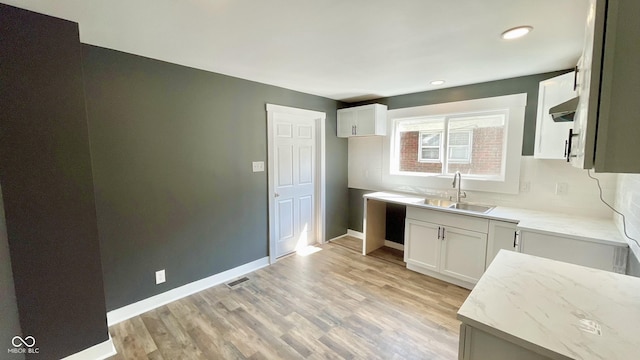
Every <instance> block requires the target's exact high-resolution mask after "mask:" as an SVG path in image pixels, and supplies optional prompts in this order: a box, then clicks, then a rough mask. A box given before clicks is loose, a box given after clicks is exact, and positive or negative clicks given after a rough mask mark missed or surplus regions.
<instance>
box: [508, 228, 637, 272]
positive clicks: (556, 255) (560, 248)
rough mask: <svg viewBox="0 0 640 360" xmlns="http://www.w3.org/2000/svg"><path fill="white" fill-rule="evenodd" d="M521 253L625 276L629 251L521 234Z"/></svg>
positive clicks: (561, 238) (547, 235)
mask: <svg viewBox="0 0 640 360" xmlns="http://www.w3.org/2000/svg"><path fill="white" fill-rule="evenodd" d="M520 241H521V244H520V252H522V253H525V254H529V255H535V256H540V257H544V258H547V259H552V260H558V261H564V262H568V263H571V264H576V265H582V266H587V267H591V268H594V269H600V270H606V271H612V272H616V273H620V274H624V273H625V272H626V269H627V256H628V251H629V249H628V247H627V246H626V244H620V246H615V245H610V244H603V243H598V242H591V241H585V240H578V239H573V238H569V237H563V236H559V235H550V234H546V233H539V232H535V231H530V230H524V229H522V230H520Z"/></svg>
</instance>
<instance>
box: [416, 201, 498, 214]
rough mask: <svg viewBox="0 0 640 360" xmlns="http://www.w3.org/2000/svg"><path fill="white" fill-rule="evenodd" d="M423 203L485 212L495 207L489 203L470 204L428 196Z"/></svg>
mask: <svg viewBox="0 0 640 360" xmlns="http://www.w3.org/2000/svg"><path fill="white" fill-rule="evenodd" d="M424 204H425V205H429V206H437V207H443V208H448V209H456V210H464V211H472V212H477V213H486V212H489V210H491V209H493V208H494V207H495V206H490V205H481V204H470V203H463V202H455V201H451V200H445V199H429V198H427V199H424Z"/></svg>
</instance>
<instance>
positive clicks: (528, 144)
mask: <svg viewBox="0 0 640 360" xmlns="http://www.w3.org/2000/svg"><path fill="white" fill-rule="evenodd" d="M569 71H571V70H561V71H554V72H549V73H544V74H536V75H529V76H522V77H517V78H512V79H505V80H497V81H491V82H486V83H480V84H472V85H465V86H458V87H452V88H447V89H441V90H432V91H424V92H419V93H413V94H406V95H398V96H392V97H388V98H382V99H375V100H368V101H362V102H358V103H354V104H348V105H346V106H345V107H351V106H358V105H366V104H372V103H378V104H384V105H387V106H388V107H389V110H394V109H401V108H407V107H414V106H423V105H433V104H441V103H448V102H454V101H464V100H472V99H481V98H487V97H494V96H504V95H511V94H520V93H527V106H526V109H525V119H524V138H523V142H522V155H533V150H534V143H535V131H536V116H537V108H538V85H539V83H540V81H543V80H546V79H549V78H552V77H554V76H558V75H562V74H565V73H567V72H569ZM368 192H371V191H367V190H362V189H352V188H350V189H349V229H352V230H356V231H362V230H358V229H362V214H363V211H364V209H363V207H364V203H363V202H362V201H359V200H358V197H360V200H361V199H362V195H364V194H366V193H368ZM400 216H402V213H400V212H397V211H391V212H390V211H389V209H388V208H387V240H391V239H392V238H393V239H402V238H404V217H403V218H402V221H401V219H400V218H399V217H400Z"/></svg>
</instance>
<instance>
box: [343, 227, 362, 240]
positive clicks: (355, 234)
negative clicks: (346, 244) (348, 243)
mask: <svg viewBox="0 0 640 360" xmlns="http://www.w3.org/2000/svg"><path fill="white" fill-rule="evenodd" d="M347 235H349V236H353V237H354V238H358V239H364V233H362V232H360V231H355V230H351V229H347Z"/></svg>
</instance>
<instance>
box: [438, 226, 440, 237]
mask: <svg viewBox="0 0 640 360" xmlns="http://www.w3.org/2000/svg"><path fill="white" fill-rule="evenodd" d="M438 240H440V226H438Z"/></svg>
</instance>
